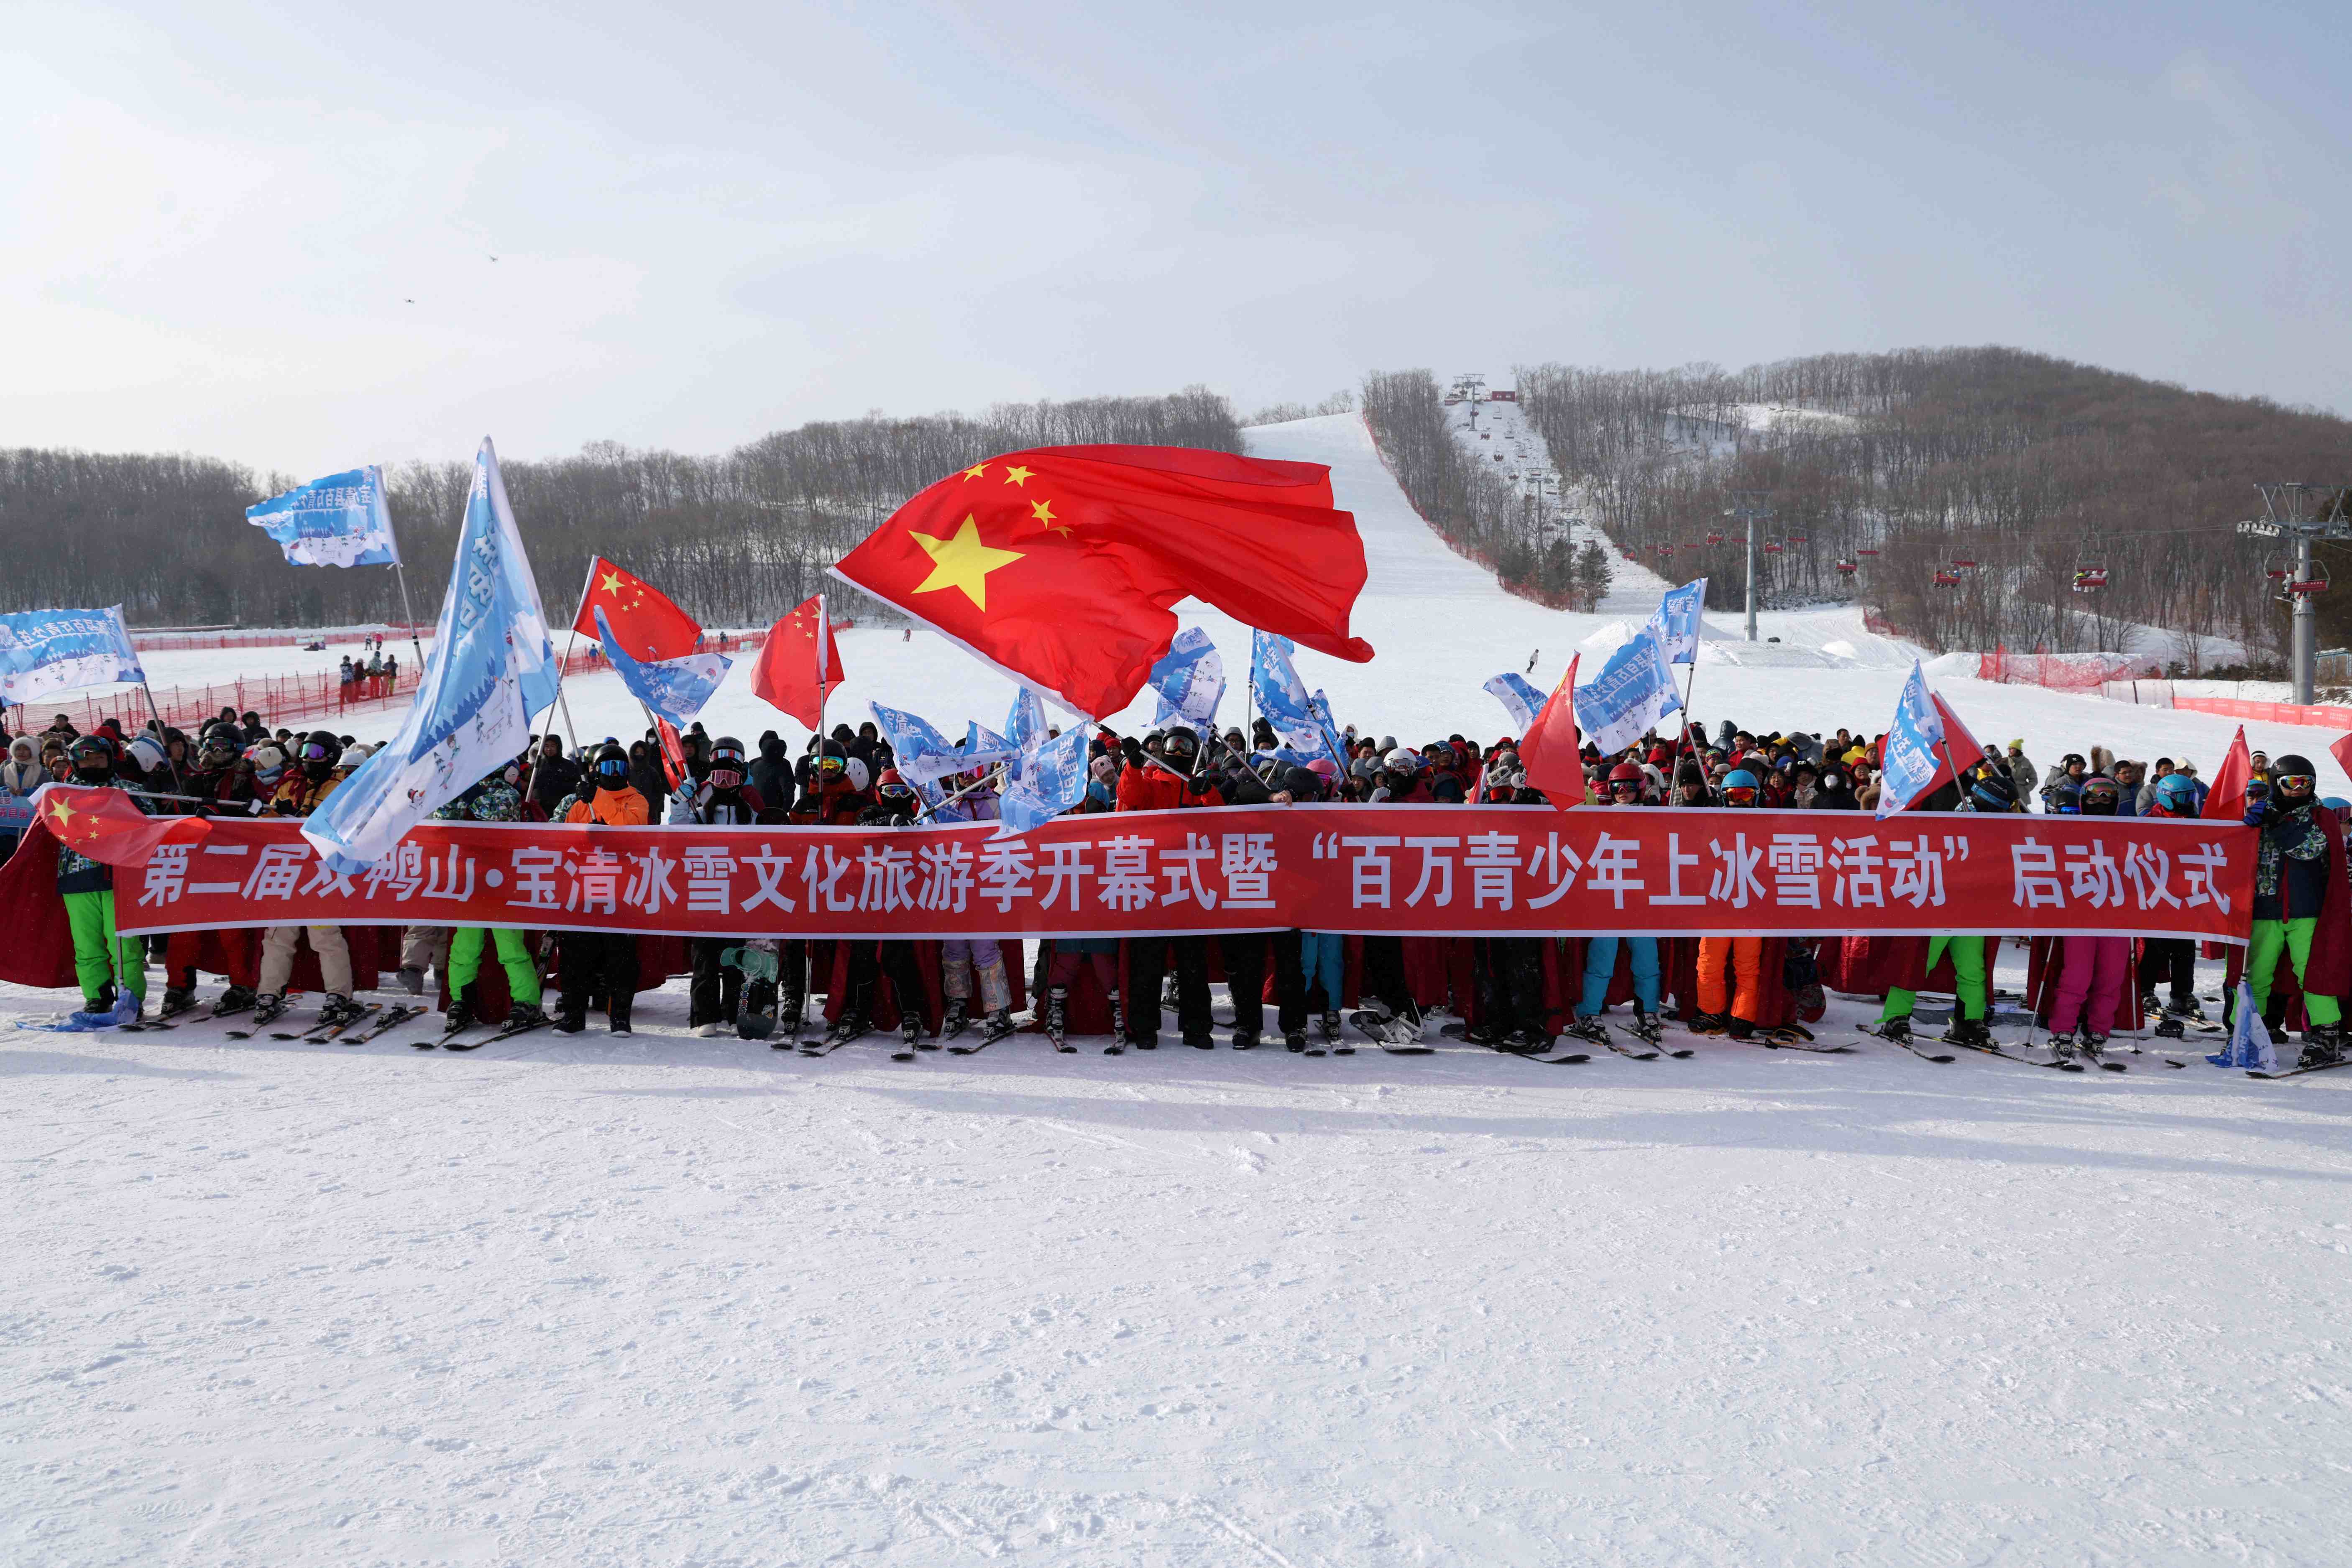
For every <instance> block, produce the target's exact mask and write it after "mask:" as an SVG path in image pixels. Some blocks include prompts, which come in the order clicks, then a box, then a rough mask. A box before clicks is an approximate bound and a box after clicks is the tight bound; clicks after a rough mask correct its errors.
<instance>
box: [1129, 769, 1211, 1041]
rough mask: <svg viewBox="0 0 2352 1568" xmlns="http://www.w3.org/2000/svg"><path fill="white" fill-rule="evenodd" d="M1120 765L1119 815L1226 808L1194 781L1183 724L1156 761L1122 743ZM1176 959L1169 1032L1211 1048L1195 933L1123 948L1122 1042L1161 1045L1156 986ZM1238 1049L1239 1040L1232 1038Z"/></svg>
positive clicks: (1203, 966) (1204, 957) (1204, 782)
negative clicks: (1172, 1028)
mask: <svg viewBox="0 0 2352 1568" xmlns="http://www.w3.org/2000/svg"><path fill="white" fill-rule="evenodd" d="M1123 749H1124V750H1125V752H1126V753H1127V767H1126V769H1125V770H1124V771H1123V772H1121V773H1120V774H1119V775H1118V809H1119V810H1120V811H1168V810H1175V809H1180V808H1186V807H1197V806H1214V805H1224V804H1225V800H1224V796H1223V795H1219V794H1218V793H1217V786H1216V785H1215V784H1212V783H1211V782H1210V781H1209V780H1208V778H1207V777H1205V776H1202V777H1194V776H1192V775H1193V769H1194V764H1195V763H1198V761H1199V760H1200V754H1201V738H1200V737H1199V736H1198V735H1196V734H1194V733H1193V732H1192V730H1191V729H1190V728H1189V727H1188V726H1185V725H1182V724H1178V725H1175V726H1173V727H1171V729H1170V730H1169V731H1168V732H1167V734H1166V736H1165V737H1164V738H1163V740H1162V742H1161V744H1160V753H1161V754H1160V758H1157V759H1153V760H1150V761H1147V760H1146V759H1145V753H1144V750H1143V747H1142V746H1141V745H1140V744H1139V743H1138V742H1136V741H1135V739H1134V738H1133V737H1131V736H1130V737H1129V739H1128V740H1127V741H1126V742H1124V743H1123ZM1171 948H1172V949H1173V950H1174V952H1175V959H1176V1027H1177V1030H1178V1032H1179V1033H1180V1034H1181V1036H1182V1037H1183V1040H1184V1043H1185V1044H1186V1045H1188V1046H1192V1047H1196V1048H1198V1049H1201V1050H1204V1051H1211V1050H1214V1049H1216V1047H1217V1037H1216V1032H1215V1026H1216V1020H1215V1018H1214V1017H1213V1016H1212V1015H1211V1013H1210V1011H1209V939H1208V938H1207V937H1205V936H1202V935H1198V934H1194V935H1190V936H1171V937H1136V938H1131V939H1129V941H1128V944H1127V1043H1128V1044H1129V1045H1130V1046H1133V1047H1135V1048H1136V1049H1137V1050H1139V1051H1150V1050H1157V1049H1158V1048H1159V1047H1160V977H1161V976H1162V975H1164V974H1165V973H1167V972H1168V955H1169V952H1170V950H1171ZM1234 1043H1235V1045H1236V1046H1239V1044H1240V1040H1239V1037H1235V1042H1234Z"/></svg>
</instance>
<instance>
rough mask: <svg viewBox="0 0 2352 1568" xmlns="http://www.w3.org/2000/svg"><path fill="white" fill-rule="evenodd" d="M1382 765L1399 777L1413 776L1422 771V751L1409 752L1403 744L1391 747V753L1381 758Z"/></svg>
mask: <svg viewBox="0 0 2352 1568" xmlns="http://www.w3.org/2000/svg"><path fill="white" fill-rule="evenodd" d="M1381 766H1382V767H1384V768H1386V769H1388V771H1389V772H1391V773H1394V774H1396V775H1397V776H1398V777H1399V778H1411V777H1412V775H1413V774H1415V773H1419V772H1420V771H1421V753H1419V752H1408V751H1406V750H1405V749H1404V748H1403V747H1402V746H1397V747H1394V748H1392V749H1391V751H1390V752H1389V754H1388V755H1387V756H1385V757H1382V758H1381Z"/></svg>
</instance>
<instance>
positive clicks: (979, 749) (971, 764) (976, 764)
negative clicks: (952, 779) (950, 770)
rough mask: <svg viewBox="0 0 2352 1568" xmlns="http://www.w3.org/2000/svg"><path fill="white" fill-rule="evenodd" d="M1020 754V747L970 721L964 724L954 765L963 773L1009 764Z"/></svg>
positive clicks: (976, 721) (975, 721)
mask: <svg viewBox="0 0 2352 1568" xmlns="http://www.w3.org/2000/svg"><path fill="white" fill-rule="evenodd" d="M1020 754H1021V748H1020V747H1018V746H1016V745H1014V744H1013V742H1010V741H1008V740H1006V739H1005V738H1004V737H1003V736H1002V735H1000V734H998V733H997V732H996V731H993V730H992V729H990V728H989V727H988V726H987V725H985V724H982V722H981V721H979V720H977V719H971V720H967V721H965V723H964V731H963V741H962V743H961V745H960V746H958V747H957V749H956V765H957V767H958V768H959V769H960V770H961V771H964V772H969V771H971V769H973V768H992V767H994V766H995V765H996V764H997V763H1007V762H1011V761H1012V760H1013V758H1014V757H1017V756H1019V755H1020Z"/></svg>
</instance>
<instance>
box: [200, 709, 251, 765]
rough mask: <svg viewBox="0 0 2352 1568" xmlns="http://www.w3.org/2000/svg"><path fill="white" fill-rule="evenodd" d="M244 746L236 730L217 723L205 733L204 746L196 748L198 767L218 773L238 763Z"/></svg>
mask: <svg viewBox="0 0 2352 1568" xmlns="http://www.w3.org/2000/svg"><path fill="white" fill-rule="evenodd" d="M243 746H244V742H243V741H242V740H241V739H240V738H239V737H238V735H237V732H236V731H235V730H232V729H230V728H229V727H228V726H227V725H226V724H222V723H219V722H217V721H215V723H214V724H213V725H212V726H211V727H210V728H208V729H207V730H205V740H204V744H202V745H201V746H198V747H197V748H196V765H197V766H198V767H201V768H205V769H208V770H210V771H212V772H215V773H217V772H219V771H220V770H221V769H223V768H225V767H227V766H228V765H229V764H230V763H234V762H236V754H237V752H239V751H240V750H242V749H243Z"/></svg>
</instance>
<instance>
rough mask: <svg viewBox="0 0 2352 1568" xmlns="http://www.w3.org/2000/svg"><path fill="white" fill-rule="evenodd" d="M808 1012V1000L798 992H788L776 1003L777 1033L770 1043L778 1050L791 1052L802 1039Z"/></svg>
mask: <svg viewBox="0 0 2352 1568" xmlns="http://www.w3.org/2000/svg"><path fill="white" fill-rule="evenodd" d="M807 1012H808V998H807V997H806V996H804V995H803V994H801V993H800V992H798V991H787V992H785V993H784V994H783V995H782V997H781V998H780V999H779V1000H778V1001H777V1003H776V1033H775V1037H774V1038H773V1039H772V1040H770V1041H769V1044H770V1045H772V1046H773V1047H775V1048H776V1049H777V1050H780V1051H783V1050H790V1049H791V1048H792V1047H793V1045H794V1044H795V1043H796V1042H797V1041H798V1040H799V1039H800V1037H801V1029H802V1027H803V1022H804V1019H805V1017H806V1015H807Z"/></svg>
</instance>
